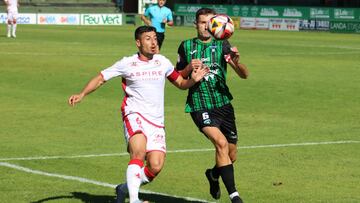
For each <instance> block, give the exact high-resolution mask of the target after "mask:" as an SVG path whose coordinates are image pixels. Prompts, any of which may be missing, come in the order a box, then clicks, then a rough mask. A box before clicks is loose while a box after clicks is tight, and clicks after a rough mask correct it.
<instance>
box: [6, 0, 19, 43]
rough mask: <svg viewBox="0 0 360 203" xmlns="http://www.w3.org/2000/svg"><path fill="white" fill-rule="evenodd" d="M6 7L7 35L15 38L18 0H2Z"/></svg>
mask: <svg viewBox="0 0 360 203" xmlns="http://www.w3.org/2000/svg"><path fill="white" fill-rule="evenodd" d="M4 2H5V4H6V8H7V16H8V24H7V37H11V36H12V37H14V38H16V25H17V24H16V18H17V16H18V14H19V13H18V7H19V2H18V0H4Z"/></svg>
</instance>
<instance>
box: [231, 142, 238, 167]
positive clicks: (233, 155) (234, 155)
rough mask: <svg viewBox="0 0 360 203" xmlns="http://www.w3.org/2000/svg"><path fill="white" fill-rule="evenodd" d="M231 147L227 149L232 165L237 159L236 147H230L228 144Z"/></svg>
mask: <svg viewBox="0 0 360 203" xmlns="http://www.w3.org/2000/svg"><path fill="white" fill-rule="evenodd" d="M230 145H231V147H230V148H229V157H230V160H231V162H232V163H234V162H235V161H236V158H237V148H236V145H235V146H234V145H232V144H230Z"/></svg>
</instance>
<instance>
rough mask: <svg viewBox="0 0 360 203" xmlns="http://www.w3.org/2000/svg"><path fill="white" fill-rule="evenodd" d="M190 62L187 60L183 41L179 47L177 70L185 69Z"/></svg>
mask: <svg viewBox="0 0 360 203" xmlns="http://www.w3.org/2000/svg"><path fill="white" fill-rule="evenodd" d="M188 64H189V62H188V61H187V60H186V56H185V49H184V42H181V44H180V46H179V48H178V60H177V63H176V70H183V69H184V68H185V67H186V66H187V65H188Z"/></svg>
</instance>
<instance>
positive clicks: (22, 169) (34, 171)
mask: <svg viewBox="0 0 360 203" xmlns="http://www.w3.org/2000/svg"><path fill="white" fill-rule="evenodd" d="M0 166H4V167H8V168H12V169H15V170H19V171H23V172H26V173H32V174H37V175H43V176H49V177H56V178H61V179H65V180H73V181H78V182H81V183H89V184H93V185H97V186H103V187H109V188H113V189H115V187H116V185H115V184H111V183H104V182H99V181H95V180H90V179H86V178H81V177H76V176H68V175H61V174H57V173H48V172H43V171H39V170H33V169H30V168H25V167H22V166H19V165H15V164H10V163H5V162H0ZM140 192H141V193H146V194H156V195H162V196H168V197H174V198H179V199H185V200H188V201H196V202H208V201H206V200H201V199H196V198H191V197H180V196H177V195H169V194H165V193H158V192H152V191H149V190H142V189H141V190H140Z"/></svg>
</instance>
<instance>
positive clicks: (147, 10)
mask: <svg viewBox="0 0 360 203" xmlns="http://www.w3.org/2000/svg"><path fill="white" fill-rule="evenodd" d="M150 8H151V7H148V8H147V9H145V13H144V16H146V17H149V16H150Z"/></svg>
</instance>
